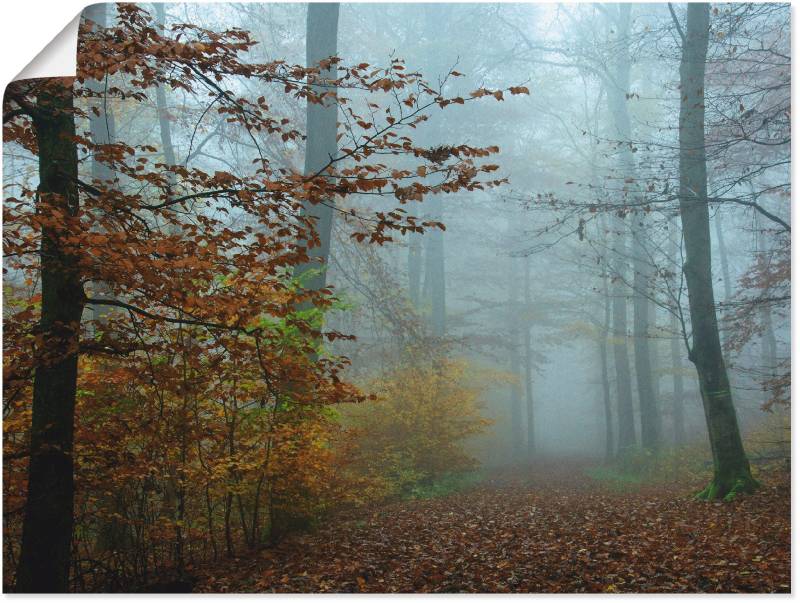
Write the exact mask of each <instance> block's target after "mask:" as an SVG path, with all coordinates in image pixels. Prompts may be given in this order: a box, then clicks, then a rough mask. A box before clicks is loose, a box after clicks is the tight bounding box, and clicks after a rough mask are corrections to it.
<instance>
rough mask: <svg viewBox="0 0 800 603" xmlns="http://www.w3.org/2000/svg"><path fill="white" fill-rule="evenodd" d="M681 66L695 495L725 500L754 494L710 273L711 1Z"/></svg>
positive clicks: (689, 31)
mask: <svg viewBox="0 0 800 603" xmlns="http://www.w3.org/2000/svg"><path fill="white" fill-rule="evenodd" d="M687 11H688V12H687V18H686V33H685V38H684V41H683V53H682V57H681V65H680V82H681V88H680V90H681V95H682V98H681V104H680V117H679V120H680V121H679V133H678V136H679V146H680V156H679V169H680V193H679V194H680V212H681V223H682V225H683V237H684V244H685V246H686V261H685V263H684V266H683V271H684V273H685V275H686V285H687V288H688V292H689V311H690V315H691V321H692V350H691V352H690V355H689V359H690V360H691V361H692V362H693V363H694V365H695V367H696V369H697V375H698V378H699V381H700V393H701V395H702V399H703V408H704V410H705V415H706V423H707V425H708V435H709V439H710V441H711V451H712V454H713V458H714V478H713V480H712V481H711V483H710V484H709V485H708V487H707V488H705V489H704V490H703V491H702V492H700V493H699V494H698V497H699V498H704V499H716V498H725V499H730V498H732V497H733V496H735V495H736V494H737V493H739V492H751V491H753V490H754V489H755V488H756V487H757V482H756V481H755V480H754V479H753V477H752V476H751V474H750V463H749V462H748V460H747V456H746V455H745V452H744V446H743V445H742V439H741V435H740V433H739V424H738V421H737V418H736V410H735V408H734V406H733V397H732V395H731V388H730V383H729V381H728V374H727V370H726V368H725V362H724V360H723V358H722V347H721V345H720V337H719V327H718V325H717V315H716V310H715V307H714V287H713V282H712V277H711V233H710V224H709V211H708V192H707V175H706V152H705V130H704V127H705V107H704V102H705V99H704V97H705V92H704V84H705V63H706V53H707V50H708V37H709V33H708V31H709V5H708V4H706V3H702V4H701V3H698V4H692V3H690V4H688V7H687Z"/></svg>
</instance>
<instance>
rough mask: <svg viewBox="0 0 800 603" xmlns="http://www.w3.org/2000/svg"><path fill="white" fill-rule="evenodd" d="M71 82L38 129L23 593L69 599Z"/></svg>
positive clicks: (74, 340) (48, 99) (74, 353)
mask: <svg viewBox="0 0 800 603" xmlns="http://www.w3.org/2000/svg"><path fill="white" fill-rule="evenodd" d="M72 109H73V92H72V83H71V81H70V80H56V81H53V82H48V85H47V87H46V92H43V93H42V94H40V95H39V98H38V103H37V110H36V112H35V114H34V116H33V128H34V132H35V135H36V140H37V143H38V146H39V190H38V193H39V200H38V207H39V212H40V214H41V215H42V216H46V222H45V226H44V227H43V228H42V246H41V287H42V308H41V318H40V321H39V334H40V335H41V336H42V342H43V345H42V348H41V349H40V350H39V351H38V353H39V357H38V358H37V361H38V365H37V369H36V374H35V376H34V382H33V418H32V425H31V449H30V454H31V456H30V466H29V469H28V498H27V502H26V504H25V516H24V519H23V526H22V550H21V553H20V561H19V567H18V569H17V576H16V590H17V591H18V592H67V590H68V586H69V568H70V549H71V543H72V523H73V494H74V483H73V459H72V444H73V424H74V414H75V393H76V385H77V375H78V341H79V329H80V320H81V314H82V313H83V307H84V299H85V296H84V292H83V285H82V281H81V275H80V273H79V267H78V257H77V256H76V251H75V250H74V249H68V248H67V247H66V246H65V245H64V240H65V238H66V237H67V236H68V234H69V232H70V231H77V229H78V228H79V221H78V217H77V212H78V204H79V201H78V192H77V189H76V186H75V181H76V179H77V177H78V154H77V149H76V146H75V143H74V141H73V139H74V136H75V122H74V118H73V112H72Z"/></svg>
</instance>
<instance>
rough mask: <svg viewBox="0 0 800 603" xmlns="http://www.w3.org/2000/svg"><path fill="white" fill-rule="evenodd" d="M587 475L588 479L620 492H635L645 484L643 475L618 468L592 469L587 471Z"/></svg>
mask: <svg viewBox="0 0 800 603" xmlns="http://www.w3.org/2000/svg"><path fill="white" fill-rule="evenodd" d="M585 474H586V476H587V477H590V478H591V479H593V480H595V481H597V482H600V483H601V484H603V485H605V486H608V487H610V488H612V489H614V490H619V491H630V490H635V489H638V488H639V486H641V485H642V484H643V483H644V478H643V477H642V475H640V474H638V473H633V472H631V471H626V470H624V469H620V468H617V467H592V468H590V469H587V470H586V471H585Z"/></svg>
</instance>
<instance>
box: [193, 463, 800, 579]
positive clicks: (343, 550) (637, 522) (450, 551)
mask: <svg viewBox="0 0 800 603" xmlns="http://www.w3.org/2000/svg"><path fill="white" fill-rule="evenodd" d="M570 469H574V468H570ZM567 473H568V474H571V476H567V477H565V476H564V474H563V473H559V472H555V471H553V470H551V471H541V472H540V473H539V474H537V475H536V476H532V477H531V478H530V479H527V480H526V481H525V482H522V481H519V480H516V481H513V480H503V481H500V480H498V481H495V482H487V483H483V484H481V485H480V486H478V487H476V488H473V489H471V490H469V491H466V492H463V493H458V494H453V495H450V496H447V497H444V498H439V499H433V500H425V501H409V502H403V503H396V504H391V505H386V506H382V507H380V508H376V509H374V510H372V511H370V512H368V513H366V514H362V515H361V516H360V518H358V519H349V520H346V521H342V520H338V521H337V520H332V521H330V522H329V523H328V525H326V526H324V527H323V528H321V529H319V530H318V531H316V532H315V533H313V534H304V535H296V536H294V537H292V538H289V539H287V540H286V541H284V542H283V543H281V544H280V545H279V546H278V547H276V548H274V549H269V550H266V551H263V552H261V553H259V554H258V555H257V556H256V557H254V558H247V559H236V560H233V561H232V562H229V563H226V564H223V565H218V566H215V567H214V569H213V571H208V570H206V571H205V572H203V573H202V574H201V580H200V582H199V583H198V585H197V586H196V588H195V590H196V591H212V592H220V591H231V592H252V591H261V592H631V591H632V592H687V591H688V592H698V591H708V592H720V591H721V592H732V591H733V592H741V591H744V592H774V591H780V592H788V591H789V584H790V582H789V580H790V578H789V576H790V558H789V551H790V506H789V486H788V476H773V479H769V480H765V487H764V488H763V489H762V490H761V491H760V492H759V493H757V494H756V495H754V496H750V497H746V498H743V499H742V500H740V501H736V502H733V503H729V504H723V503H717V504H713V503H712V504H709V503H702V502H696V501H693V500H691V499H689V498H687V497H686V496H685V492H686V487H684V488H682V489H681V488H676V489H674V490H669V491H665V490H655V489H645V490H640V491H638V492H635V493H630V492H628V493H617V492H610V491H608V490H606V489H604V488H602V487H599V486H597V485H595V484H593V483H592V482H591V480H588V479H587V478H585V477H583V476H582V475H581V473H580V471H579V470H577V471H573V470H571V471H568V472H567Z"/></svg>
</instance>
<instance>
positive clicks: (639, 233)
mask: <svg viewBox="0 0 800 603" xmlns="http://www.w3.org/2000/svg"><path fill="white" fill-rule="evenodd" d="M618 11H619V12H618V16H617V19H616V23H615V24H614V25H615V26H616V27H617V41H618V44H619V46H620V47H619V48H618V52H617V55H616V58H615V61H614V70H613V73H614V77H613V81H612V80H610V79H609V80H608V81H607V85H606V88H607V97H608V105H609V110H610V112H611V116H612V118H613V121H614V131H615V135H616V138H617V139H618V141H620V142H622V145H621V147H620V149H619V153H620V155H619V160H620V169H621V176H622V177H623V178H624V179H625V181H626V183H628V184H626V185H625V186H624V187H623V191H624V193H623V194H624V195H625V196H626V197H627V196H628V194H629V193H630V199H631V200H636V201H638V200H639V198H638V195H637V194H636V191H635V190H634V187H636V186H637V185H636V166H635V162H634V159H633V150H632V149H631V146H632V145H631V144H630V141H631V136H632V135H631V121H630V115H629V114H628V100H627V94H628V93H629V92H630V72H631V61H630V48H629V45H630V41H629V39H628V37H629V35H630V20H631V19H630V17H631V5H630V4H620V5H618ZM612 23H613V21H612ZM628 186H630V189H631V190H630V191H628V190H626V189H627V188H628ZM627 200H628V199H626V200H625V201H627ZM645 219H646V218H645V215H644V214H643V212H637V213H634V214H632V222H631V225H630V228H631V235H632V236H631V251H632V252H633V253H632V256H633V292H632V293H633V349H634V366H635V368H636V386H637V392H638V395H639V408H640V411H641V421H642V434H641V435H642V445H643V446H644V447H645V448H648V449H650V450H656V449H657V448H658V446H659V440H660V437H661V436H660V431H661V429H660V420H659V413H658V406H657V403H656V397H655V391H654V387H653V374H652V367H651V352H650V340H649V338H648V332H649V321H648V315H649V310H648V306H649V303H650V302H649V300H648V298H647V289H648V283H649V274H650V266H649V264H648V262H647V260H646V257H647V253H646V250H645V244H646V241H647V240H648V238H647V236H646V233H645V230H646V229H645ZM620 437H622V433H620ZM620 444H622V440H620Z"/></svg>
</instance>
